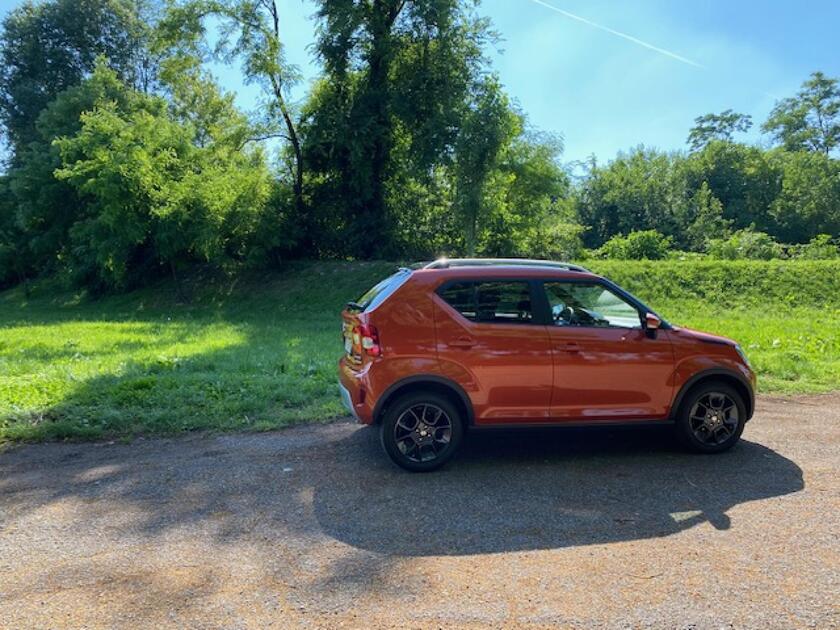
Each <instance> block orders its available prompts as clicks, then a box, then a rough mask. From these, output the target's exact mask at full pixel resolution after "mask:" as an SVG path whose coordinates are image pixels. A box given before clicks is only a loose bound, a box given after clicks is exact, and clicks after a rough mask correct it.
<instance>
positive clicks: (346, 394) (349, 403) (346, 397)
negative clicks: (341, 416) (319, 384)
mask: <svg viewBox="0 0 840 630" xmlns="http://www.w3.org/2000/svg"><path fill="white" fill-rule="evenodd" d="M338 391H339V392H340V393H341V403H342V404H343V405H344V408H345V409H347V411H349V412H350V414H351V415H352V416H353V417H354V418H356V420H358V419H359V416H358V415H357V414H356V410H355V409H353V399H352V398H351V397H350V390H348V389H347V388H346V387H344V385H343V384H342V383H341V380H340V379H339V381H338Z"/></svg>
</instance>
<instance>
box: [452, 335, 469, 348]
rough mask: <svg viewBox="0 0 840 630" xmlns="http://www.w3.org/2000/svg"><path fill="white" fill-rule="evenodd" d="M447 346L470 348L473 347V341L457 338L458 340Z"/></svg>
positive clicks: (467, 338)
mask: <svg viewBox="0 0 840 630" xmlns="http://www.w3.org/2000/svg"><path fill="white" fill-rule="evenodd" d="M449 345H450V346H452V347H453V348H472V347H473V346H474V345H475V340H474V339H470V338H469V337H458V339H455V340H453V341H450V342H449Z"/></svg>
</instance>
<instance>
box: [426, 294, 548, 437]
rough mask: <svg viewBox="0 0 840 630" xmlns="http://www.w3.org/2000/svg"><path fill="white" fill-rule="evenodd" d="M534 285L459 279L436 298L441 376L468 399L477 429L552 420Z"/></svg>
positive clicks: (545, 334) (544, 346)
mask: <svg viewBox="0 0 840 630" xmlns="http://www.w3.org/2000/svg"><path fill="white" fill-rule="evenodd" d="M536 290H537V285H536V283H533V282H529V281H526V280H509V279H500V280H457V281H451V282H447V283H446V284H444V285H443V286H441V287H440V288H439V289H438V291H437V293H436V295H435V298H434V301H435V326H436V332H437V341H436V345H437V353H438V359H439V361H440V366H441V372H442V373H443V374H444V375H446V376H448V377H449V378H451V379H452V380H454V381H455V382H457V383H459V384H460V385H461V386H462V387H464V389H465V390H467V393H468V394H469V396H470V398H471V399H472V401H473V411H474V414H475V421H476V424H504V423H519V422H546V421H548V420H549V407H550V402H551V388H552V378H553V365H552V359H551V346H550V338H549V335H548V330H547V327H546V326H545V325H544V324H543V323H542V322H541V321H539V317H536V316H535V311H534V294H535V293H534V292H535V291H536Z"/></svg>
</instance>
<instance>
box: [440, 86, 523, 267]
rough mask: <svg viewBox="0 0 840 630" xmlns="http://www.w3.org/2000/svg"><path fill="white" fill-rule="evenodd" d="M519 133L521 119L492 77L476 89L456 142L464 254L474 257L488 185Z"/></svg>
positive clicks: (485, 205)
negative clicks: (508, 147) (506, 146)
mask: <svg viewBox="0 0 840 630" xmlns="http://www.w3.org/2000/svg"><path fill="white" fill-rule="evenodd" d="M520 130H521V119H519V118H518V117H517V116H516V115H515V114H514V113H513V112H512V110H511V107H510V103H509V101H508V99H507V96H506V95H505V94H504V92H503V91H502V89H501V85H500V84H499V82H498V80H496V79H495V78H494V77H488V78H487V79H485V80H484V81H482V82H481V83H480V84H479V85H478V86H477V88H476V92H475V95H474V98H473V102H472V104H471V106H470V107H469V109H468V110H467V112H466V113H465V115H464V118H463V121H462V123H461V129H460V133H459V136H458V140H457V143H456V149H455V151H456V156H457V157H456V160H455V190H456V193H455V207H456V208H457V211H458V213H459V215H460V216H461V218H462V221H463V225H464V245H465V249H466V253H467V255H469V256H474V255H475V252H476V245H477V233H478V227H479V223H480V221H481V219H482V218H483V217H484V216H485V215H486V214H487V213H488V210H489V209H488V205H489V204H488V201H491V200H492V197H490V198H489V199H488V195H487V192H488V191H487V185H488V180H489V178H490V175H491V173H492V172H493V171H494V169H496V168H497V167H498V162H499V155H500V153H501V150H502V148H503V147H504V146H505V145H506V144H508V143H509V142H510V141H511V140H512V139H513V138H514V137H515V136H516V135H517V134H518V133H519V132H520Z"/></svg>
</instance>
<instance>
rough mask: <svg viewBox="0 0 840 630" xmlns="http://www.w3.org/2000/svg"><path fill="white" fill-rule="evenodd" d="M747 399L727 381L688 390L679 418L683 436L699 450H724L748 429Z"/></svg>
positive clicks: (732, 444) (686, 444)
mask: <svg viewBox="0 0 840 630" xmlns="http://www.w3.org/2000/svg"><path fill="white" fill-rule="evenodd" d="M746 421H747V408H746V405H745V404H744V399H743V398H742V397H741V395H740V394H739V393H738V392H737V391H736V390H735V389H734V388H733V387H731V386H729V385H727V384H726V383H721V382H717V381H713V382H710V383H703V384H701V385H698V386H697V387H695V388H693V389H692V390H691V391H689V392H688V394H686V396H685V399H684V400H683V401H682V403H681V404H680V408H679V410H678V411H677V418H676V433H677V437H678V438H679V440H680V441H681V442H682V443H683V444H684V445H685V446H686V447H687V448H688V449H689V450H691V451H694V452H695V453H722V452H724V451H728V450H729V449H730V448H732V447H733V446H735V444H736V443H737V442H738V440H739V439H741V434H742V433H743V432H744V424H745V423H746Z"/></svg>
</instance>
